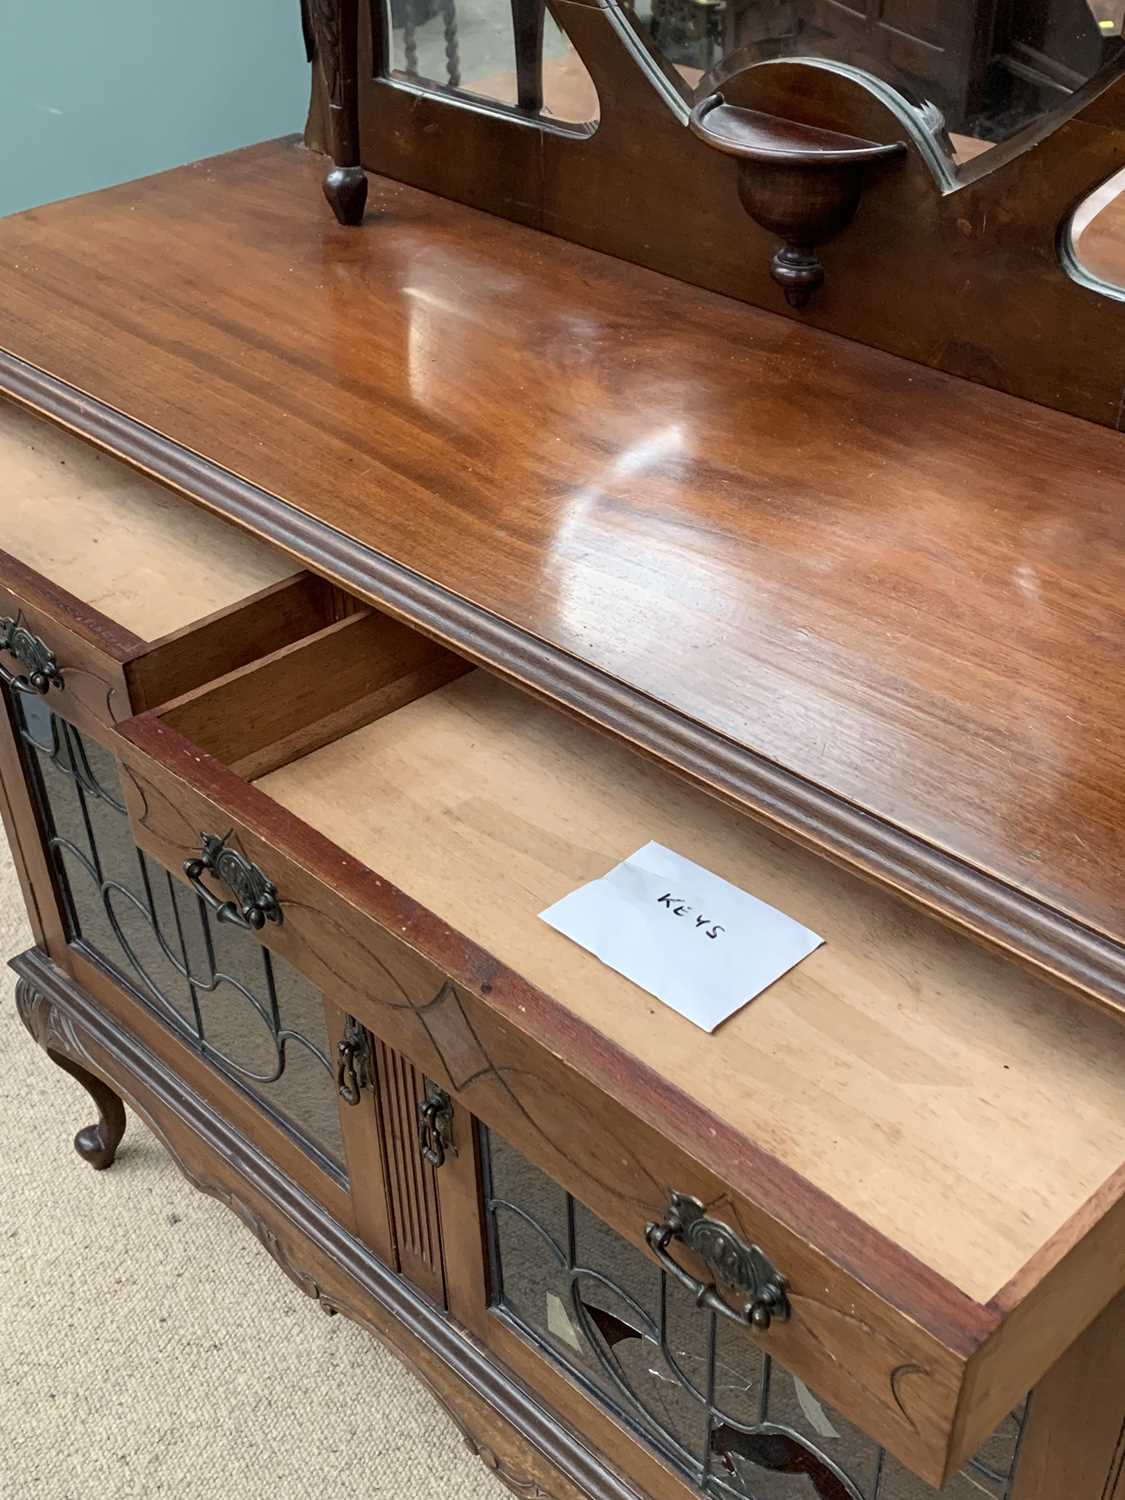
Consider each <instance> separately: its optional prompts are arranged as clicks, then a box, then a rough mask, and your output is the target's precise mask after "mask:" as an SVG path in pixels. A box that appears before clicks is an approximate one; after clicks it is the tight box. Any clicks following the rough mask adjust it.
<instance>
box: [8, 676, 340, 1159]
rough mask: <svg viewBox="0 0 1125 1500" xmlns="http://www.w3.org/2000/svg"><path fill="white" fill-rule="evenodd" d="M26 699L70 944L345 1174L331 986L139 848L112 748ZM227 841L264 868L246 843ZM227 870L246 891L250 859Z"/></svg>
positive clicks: (29, 757) (254, 879) (34, 779)
mask: <svg viewBox="0 0 1125 1500" xmlns="http://www.w3.org/2000/svg"><path fill="white" fill-rule="evenodd" d="M15 702H16V708H17V714H18V720H19V730H20V738H21V741H22V744H23V754H24V758H25V762H26V763H27V768H28V772H29V778H28V779H29V782H30V784H31V786H32V788H33V790H34V792H35V794H36V798H37V801H38V803H39V813H40V820H41V822H42V824H43V831H44V841H45V843H46V846H47V848H48V850H49V851H50V854H51V856H52V859H53V863H54V867H55V871H56V876H57V880H58V883H59V886H60V895H61V897H62V903H61V904H62V907H63V911H64V914H65V918H66V922H67V928H68V938H69V939H70V941H71V942H72V943H74V944H75V946H76V947H77V948H78V949H79V950H80V951H82V950H83V949H84V950H86V952H87V953H88V954H89V955H90V956H91V957H93V958H94V959H95V960H96V961H97V962H98V963H100V964H102V965H103V966H108V967H110V968H111V969H112V970H113V971H114V973H115V974H116V975H118V976H120V979H121V981H122V983H123V984H124V986H125V987H126V988H127V989H128V990H129V991H131V992H132V993H133V994H134V995H135V996H136V997H137V998H138V999H139V1000H141V1001H142V1002H143V1003H144V1004H145V1005H146V1006H147V1007H148V1008H149V1009H150V1010H151V1011H153V1012H154V1013H155V1014H156V1015H157V1016H158V1017H159V1018H160V1020H161V1021H163V1022H164V1023H165V1024H166V1025H167V1026H168V1027H169V1028H170V1029H171V1030H172V1031H173V1032H175V1033H176V1034H177V1035H179V1036H180V1037H181V1039H183V1040H184V1041H186V1042H188V1043H189V1044H190V1045H191V1046H193V1047H194V1048H195V1049H196V1050H197V1051H198V1052H199V1054H200V1055H201V1056H202V1057H204V1058H206V1060H207V1061H208V1062H209V1063H210V1064H211V1065H212V1066H213V1067H215V1068H217V1069H218V1070H219V1071H220V1072H222V1073H223V1074H225V1075H226V1076H227V1077H228V1078H229V1079H231V1080H232V1081H233V1082H234V1083H236V1084H237V1085H238V1086H239V1087H241V1088H243V1089H244V1090H245V1091H246V1092H247V1093H249V1094H250V1095H251V1096H252V1097H253V1098H254V1099H255V1100H256V1102H257V1103H258V1104H259V1105H260V1106H261V1107H262V1108H263V1109H264V1110H265V1111H266V1112H267V1113H268V1114H271V1115H272V1116H273V1117H274V1118H275V1119H276V1120H277V1121H278V1122H279V1123H280V1124H282V1125H283V1126H285V1128H286V1129H288V1130H289V1131H290V1132H291V1133H293V1134H294V1135H295V1136H296V1137H297V1138H298V1140H299V1141H300V1143H301V1145H302V1146H303V1147H304V1148H305V1150H306V1151H307V1152H308V1153H309V1154H310V1155H311V1156H312V1157H313V1158H314V1160H316V1161H317V1163H318V1165H320V1166H321V1167H322V1168H323V1169H324V1170H325V1171H327V1172H329V1173H330V1174H331V1175H332V1176H334V1177H336V1178H337V1179H342V1176H343V1161H344V1146H343V1138H342V1134H341V1129H340V1118H339V1110H338V1106H337V1093H336V1089H337V1079H336V1066H335V1060H334V1059H332V1058H330V1056H329V1042H328V1036H327V1029H326V1025H325V1019H324V1006H323V999H322V997H321V996H320V994H319V993H318V992H317V991H315V990H314V989H312V987H311V986H309V985H308V984H307V983H306V982H305V980H304V979H302V978H301V976H300V975H299V974H298V973H297V972H296V971H295V970H293V969H291V968H290V967H289V966H288V965H287V964H286V963H285V962H284V960H282V959H281V958H279V957H278V956H276V955H274V954H271V953H270V952H269V950H268V949H267V948H264V947H262V946H261V944H259V943H258V942H257V941H255V940H254V939H253V938H252V937H251V936H250V933H249V932H248V931H247V928H248V927H249V926H250V923H249V922H244V921H242V920H241V918H240V916H239V914H238V913H237V912H233V913H232V914H233V918H234V920H233V921H232V920H231V918H228V917H224V916H222V915H221V912H220V911H219V910H218V908H221V907H222V906H223V905H224V903H222V902H220V901H219V900H218V898H217V897H215V896H213V895H212V894H211V893H210V892H208V891H206V889H205V888H204V890H203V891H202V892H198V891H197V894H196V895H192V894H191V892H190V891H189V890H188V889H187V887H185V886H182V885H180V884H179V883H178V882H176V881H174V880H173V879H172V877H171V875H169V874H168V872H167V871H165V870H163V869H161V868H160V867H159V866H158V865H156V864H154V863H153V861H151V860H150V859H149V858H148V856H147V855H145V854H144V853H143V852H142V851H141V850H140V849H138V848H137V847H136V845H135V843H134V842H133V837H132V833H131V830H130V827H129V819H128V814H127V811H126V808H125V803H124V799H123V797H122V795H121V789H120V785H119V782H118V771H117V765H116V762H115V761H114V759H113V757H112V756H111V755H109V754H108V753H107V752H106V751H105V750H103V749H102V747H101V746H100V745H98V744H97V742H96V741H94V740H88V739H87V738H86V737H84V736H83V735H82V734H80V733H79V732H78V730H76V729H75V728H74V727H73V726H72V725H70V724H67V723H66V722H65V721H64V720H62V719H60V718H58V717H57V716H56V715H54V714H52V713H50V712H49V711H48V709H47V708H46V706H45V705H44V704H43V703H42V702H41V701H40V700H39V699H38V698H33V697H26V696H24V697H20V698H19V699H17V700H15ZM223 842H224V841H222V840H216V841H215V844H216V845H218V846H221V845H222V844H223ZM206 851H207V846H206V843H205V852H206ZM222 852H223V853H226V854H231V855H232V856H237V859H238V861H239V865H240V867H241V866H243V865H245V866H246V867H247V868H248V869H249V870H251V871H253V870H254V867H253V866H250V865H249V864H248V862H247V861H245V860H243V859H242V856H241V855H237V851H234V850H231V849H224V850H223V851H222ZM220 859H221V856H220V855H219V854H218V852H217V851H216V862H217V863H218V861H219V860H220ZM221 868H222V871H223V874H224V878H226V879H227V880H228V883H229V884H230V885H231V886H232V889H233V888H235V882H234V881H233V880H231V879H230V874H231V873H232V872H233V873H235V874H236V878H237V879H238V880H239V881H241V877H242V871H241V868H239V869H238V871H237V872H235V871H234V866H233V865H232V864H231V863H230V862H225V863H223V864H222V865H221ZM260 875H261V872H260V871H258V872H256V874H254V875H253V876H251V877H250V878H249V880H248V881H247V882H245V883H243V884H242V887H241V890H240V891H239V892H238V899H239V900H240V901H242V900H243V899H246V900H250V899H255V900H259V901H260V900H262V899H263V898H264V894H263V891H262V889H261V885H260V883H259V880H258V877H259V876H260ZM262 879H264V877H262ZM266 885H267V886H268V887H269V889H270V890H272V886H269V882H266ZM225 904H226V905H228V906H229V905H230V903H225Z"/></svg>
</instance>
